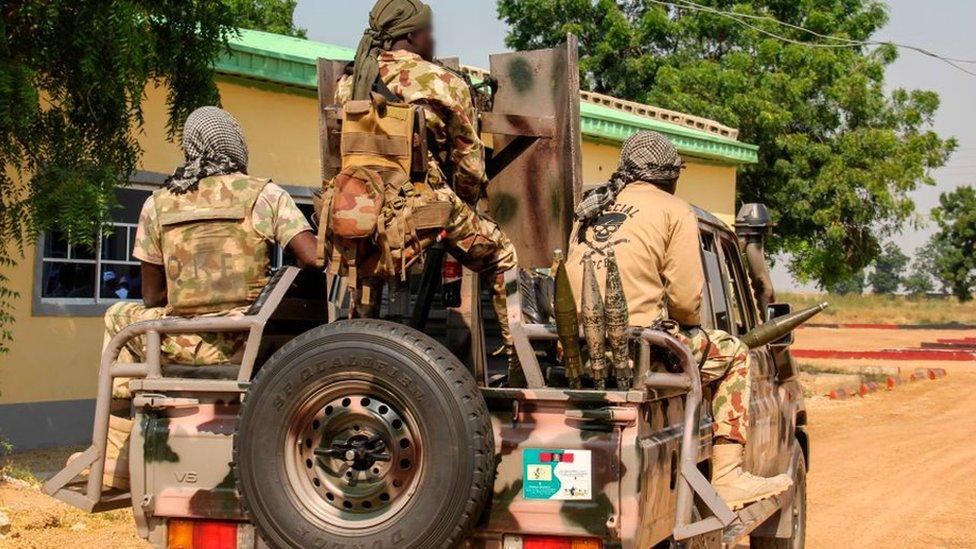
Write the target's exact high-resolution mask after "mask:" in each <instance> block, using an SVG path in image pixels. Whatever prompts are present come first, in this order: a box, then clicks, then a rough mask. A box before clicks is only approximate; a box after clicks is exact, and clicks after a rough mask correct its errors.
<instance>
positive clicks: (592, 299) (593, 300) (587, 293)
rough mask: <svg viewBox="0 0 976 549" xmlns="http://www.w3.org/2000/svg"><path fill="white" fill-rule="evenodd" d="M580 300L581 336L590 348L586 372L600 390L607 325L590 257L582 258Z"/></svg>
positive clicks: (603, 386)
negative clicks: (581, 291) (581, 293)
mask: <svg viewBox="0 0 976 549" xmlns="http://www.w3.org/2000/svg"><path fill="white" fill-rule="evenodd" d="M581 302H582V303H581V307H580V308H581V309H582V310H581V311H580V316H581V318H582V322H583V336H584V337H585V338H586V346H587V347H589V349H590V361H589V362H588V363H587V365H586V366H587V368H586V370H587V372H586V373H588V374H589V375H590V377H592V378H593V381H594V383H595V384H596V388H597V390H600V391H602V390H604V389H606V388H607V356H606V332H607V325H606V319H605V318H604V308H603V296H601V295H600V284H599V283H598V282H597V280H596V267H595V266H594V264H593V259H591V258H590V257H587V258H586V259H585V260H583V295H582V298H581Z"/></svg>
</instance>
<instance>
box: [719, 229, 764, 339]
mask: <svg viewBox="0 0 976 549" xmlns="http://www.w3.org/2000/svg"><path fill="white" fill-rule="evenodd" d="M718 248H719V253H720V254H721V256H720V257H721V265H722V266H723V267H725V268H729V267H731V269H732V272H730V273H728V275H729V283H730V285H731V287H730V288H728V291H729V292H731V293H730V294H729V298H730V301H731V299H732V296H733V295H734V298H735V300H736V301H738V307H737V308H738V309H739V311H740V313H741V314H742V315H743V318H742V322H743V324H742V330H743V332H742V333H740V334H733V335H738V336H742V335H745V334H746V333H747V332H749V330H752V329H754V328H755V327H756V325H757V319H756V304H755V302H754V301H753V295H752V288H751V287H750V286H749V280H748V278H747V277H746V272H745V268H744V266H743V264H742V254H741V253H740V252H739V245H738V242H736V241H735V240H732V239H730V238H720V240H719V242H718ZM729 305H730V308H731V307H735V306H736V305H737V304H736V303H730V304H729ZM732 324H733V327H736V326H737V323H735V322H734V321H733V323H732Z"/></svg>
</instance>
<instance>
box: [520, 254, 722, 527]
mask: <svg viewBox="0 0 976 549" xmlns="http://www.w3.org/2000/svg"><path fill="white" fill-rule="evenodd" d="M505 285H506V289H507V290H508V291H507V294H508V303H507V305H508V320H509V325H510V328H511V331H512V337H513V339H514V340H515V349H516V352H517V353H518V357H519V361H520V362H521V365H522V368H523V369H524V371H525V377H526V380H527V381H528V386H529V388H530V389H532V388H542V387H545V382H544V380H543V376H542V371H541V368H540V367H539V362H538V360H537V359H536V356H535V352H534V351H533V350H532V344H531V341H532V340H536V341H540V340H545V341H551V340H555V339H557V334H556V328H555V326H551V325H546V324H527V323H525V322H524V316H523V315H522V304H521V295H520V292H519V290H518V288H519V284H518V273H517V271H516V270H512V271H509V272H507V273H505ZM635 335H637V336H638V337H639V338H640V342H641V348H640V357H639V358H640V362H641V364H640V365H639V368H638V371H640V372H644V375H643V377H642V378H640V379H639V380H638V383H640V384H642V386H643V389H645V390H659V389H665V390H674V389H678V390H681V391H684V392H685V412H684V425H683V430H682V437H681V459H680V462H679V468H680V472H681V475H680V480H679V483H678V495H677V505H676V511H675V524H674V537H675V539H678V540H683V539H687V538H690V537H693V536H697V535H701V534H705V533H708V532H712V531H715V530H719V529H723V528H725V527H726V526H728V525H730V524H732V523H733V522H735V520H736V519H737V515H736V514H735V513H733V512H732V510H731V509H729V507H728V505H726V504H725V502H724V501H723V500H722V498H721V497H720V496H719V495H718V494H717V493H716V492H715V490H714V489H713V488H712V486H711V484H710V483H709V481H708V479H706V478H705V476H704V475H702V473H701V471H699V470H698V450H699V445H700V440H701V403H702V382H701V375H700V373H699V371H698V363H697V361H695V358H694V356H693V355H692V353H691V349H689V348H688V346H686V345H685V344H684V343H682V342H681V341H679V340H678V339H677V338H675V337H674V336H672V335H671V334H668V333H666V332H662V331H659V330H651V329H645V330H643V331H640V332H637V333H636V334H635ZM581 337H582V334H581ZM651 346H657V347H661V348H664V349H667V350H668V351H670V352H671V353H673V354H674V356H676V357H677V358H678V362H679V363H680V364H681V368H682V371H683V373H680V374H670V373H659V372H650V356H651V353H650V348H651ZM696 493H697V494H698V496H699V497H700V498H701V499H702V501H703V502H704V503H705V505H707V506H708V507H709V509H711V510H712V512H713V513H714V516H712V517H707V518H705V519H704V520H700V521H697V522H695V521H693V516H694V515H693V511H694V504H695V497H694V496H695V494H696Z"/></svg>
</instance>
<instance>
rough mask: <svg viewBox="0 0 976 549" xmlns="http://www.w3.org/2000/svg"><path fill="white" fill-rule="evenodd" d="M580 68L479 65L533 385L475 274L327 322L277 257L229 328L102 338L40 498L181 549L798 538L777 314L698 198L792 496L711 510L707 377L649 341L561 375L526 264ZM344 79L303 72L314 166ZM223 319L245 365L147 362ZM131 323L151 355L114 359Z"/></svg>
mask: <svg viewBox="0 0 976 549" xmlns="http://www.w3.org/2000/svg"><path fill="white" fill-rule="evenodd" d="M576 63H577V60H576V45H575V40H574V39H573V38H572V37H570V40H569V42H568V44H567V45H565V46H563V47H560V48H556V49H553V50H543V51H534V52H521V53H511V54H504V55H497V56H493V57H492V59H491V76H492V80H490V81H489V82H491V83H492V85H491V86H485V87H484V88H482V90H485V89H488V90H489V91H488V92H486V93H484V94H483V95H482V97H483V99H484V100H483V101H481V103H482V106H483V109H484V112H482V113H481V124H482V129H483V131H484V133H485V134H487V135H489V136H490V143H491V145H492V148H493V152H492V154H491V169H490V174H491V176H492V178H493V181H492V184H491V187H490V188H491V194H490V197H489V203H490V204H491V208H492V211H493V213H494V214H495V216H496V218H497V219H499V220H500V221H501V222H502V223H503V225H504V226H505V227H506V228H507V231H508V233H509V234H510V235H511V236H512V238H513V241H514V242H515V244H516V246H517V247H518V251H519V254H520V257H521V260H522V262H523V267H525V269H523V270H519V271H518V272H515V271H513V272H509V273H507V274H506V283H507V288H508V303H507V307H508V317H509V321H510V323H511V327H512V332H513V336H514V338H515V342H516V348H517V353H518V357H519V359H520V361H521V364H522V368H523V370H524V374H525V378H526V380H527V385H528V388H526V389H517V388H509V387H508V386H507V379H506V376H505V372H506V367H505V361H504V357H497V356H494V355H493V354H492V353H490V352H489V350H490V349H491V348H493V347H494V345H493V342H497V334H496V333H493V332H494V326H495V323H494V322H493V321H492V320H491V316H492V313H491V307H489V306H487V304H486V303H483V302H482V299H483V295H482V292H480V291H479V290H480V286H481V285H480V284H479V281H478V280H477V276H476V275H474V274H472V273H470V272H465V273H464V274H463V275H459V274H458V272H457V271H456V268H457V264H456V263H451V262H450V261H449V260H448V262H446V263H444V262H442V261H441V260H440V258H441V257H442V255H443V254H439V253H437V249H436V248H435V249H434V252H432V253H431V254H430V257H428V258H427V261H426V262H425V266H424V267H423V268H422V269H421V271H420V272H419V273H415V274H416V276H413V277H411V282H410V283H409V284H403V283H397V284H392V283H391V286H392V287H391V288H390V293H389V299H388V301H387V302H386V303H385V305H384V313H383V318H384V319H383V320H347V319H343V318H341V316H342V315H341V314H339V311H341V309H342V303H341V300H342V296H343V292H342V283H341V281H340V280H329V279H328V277H326V276H325V275H323V274H322V273H318V272H311V271H299V270H298V269H295V268H285V269H282V270H281V271H279V272H278V273H277V274H276V275H275V276H274V277H273V279H272V281H271V283H270V284H269V285H268V287H267V288H266V289H265V291H264V293H263V294H262V295H261V297H260V299H259V300H258V301H257V302H256V303H255V304H254V306H253V307H252V308H251V310H250V311H249V313H248V314H247V315H246V316H244V317H241V318H208V319H195V320H180V319H165V320H159V321H152V322H145V323H140V324H137V325H134V326H131V327H129V328H126V329H125V330H123V331H122V332H121V333H120V334H119V335H118V336H116V337H115V338H114V339H113V340H112V341H111V342H110V344H109V345H108V347H107V349H106V350H105V352H104V354H103V356H102V362H101V369H100V377H99V385H98V401H97V410H96V416H95V425H94V433H93V437H92V446H91V447H90V448H88V449H87V450H86V451H85V452H84V453H83V454H82V456H81V457H80V458H79V459H77V460H75V461H74V462H72V463H71V464H70V465H69V466H68V467H67V468H66V469H65V470H63V471H62V472H61V473H59V474H58V475H56V476H55V477H54V478H52V479H51V480H50V481H49V482H48V483H47V484H46V485H45V487H44V489H45V491H46V492H47V493H48V494H51V495H53V496H55V497H57V498H59V499H61V500H64V501H66V502H69V503H71V504H73V505H76V506H78V507H80V508H82V509H85V510H87V511H91V512H99V511H104V510H109V509H116V508H122V507H131V509H132V511H133V514H134V516H135V523H136V527H137V529H138V533H139V535H141V536H142V537H144V538H146V539H147V540H149V541H150V542H151V543H152V544H153V545H155V546H157V547H172V548H184V549H186V548H198V549H199V548H221V549H222V548H242V549H243V548H250V547H263V546H272V547H316V548H318V547H322V548H370V549H372V548H393V547H396V548H402V549H406V548H435V547H452V546H461V547H472V548H495V549H501V548H504V549H543V548H547V549H557V548H567V549H569V548H575V549H595V548H627V549H631V548H641V549H644V548H649V547H682V546H696V547H720V546H730V547H731V546H734V545H735V544H736V543H737V542H738V541H739V540H741V539H744V538H745V537H747V536H751V544H752V546H753V547H802V546H803V542H804V529H805V523H806V504H805V493H806V490H805V489H806V483H805V474H806V470H807V464H808V459H809V440H808V436H807V434H806V431H805V430H804V426H805V424H806V413H805V411H804V405H803V396H802V391H801V389H800V386H799V384H798V383H797V382H796V379H795V378H796V371H795V366H794V362H793V361H792V359H791V358H790V355H789V349H788V347H789V343H790V341H789V336H786V337H785V338H782V339H779V340H778V341H775V342H773V343H769V342H768V340H769V339H771V336H770V335H769V334H768V333H764V330H765V331H766V332H768V331H769V327H774V328H775V327H776V326H778V325H779V324H781V323H777V322H775V321H772V322H768V323H765V324H763V323H762V318H763V317H765V316H766V312H765V311H762V312H760V311H758V310H757V308H756V306H755V305H754V298H753V296H752V294H751V292H750V291H748V287H749V284H748V280H747V276H746V274H745V271H744V270H743V265H742V261H741V258H740V254H739V251H738V247H737V245H736V237H735V234H734V233H733V232H732V231H731V230H730V229H729V228H728V227H727V226H726V225H725V224H723V223H722V222H720V221H719V220H717V219H716V218H714V217H713V216H711V215H709V214H707V213H705V212H703V211H699V219H700V227H701V242H702V257H703V261H704V262H705V266H706V269H705V270H706V273H707V278H708V284H707V287H706V288H704V290H703V292H704V303H705V307H706V311H705V314H704V315H703V317H704V319H705V323H706V324H707V325H709V326H711V327H715V328H721V329H724V330H728V331H730V332H732V333H735V334H739V335H745V334H747V332H752V336H753V340H754V341H755V342H756V344H755V345H754V346H755V348H754V349H753V351H752V354H753V359H754V360H755V363H756V366H755V368H754V377H753V379H752V380H751V382H752V384H753V395H754V396H753V398H752V402H751V407H750V414H751V417H752V423H751V426H750V433H749V437H750V441H752V442H750V445H749V447H748V455H747V459H746V465H747V468H748V469H749V470H750V471H752V472H754V473H757V474H760V475H764V476H768V475H773V474H777V473H783V472H786V473H788V474H790V475H791V476H792V477H793V479H794V487H793V489H792V490H790V491H789V492H787V493H784V494H782V495H781V496H778V497H774V498H770V499H767V500H764V501H761V502H759V503H756V504H753V505H751V506H749V507H746V508H745V509H743V510H741V511H739V512H732V511H731V510H730V509H729V508H728V507H727V506H726V505H725V503H724V502H722V501H721V500H720V499H719V497H718V496H717V495H716V493H715V492H714V491H713V490H712V489H711V486H710V484H709V480H708V477H709V470H708V463H709V460H708V458H709V455H710V450H711V445H712V439H711V423H712V418H711V417H710V412H709V410H710V407H709V406H708V401H709V397H710V393H711V389H710V388H709V387H707V386H702V384H701V382H700V378H699V374H698V369H697V364H696V363H695V361H694V360H693V358H692V357H691V355H690V353H689V352H688V350H687V349H686V348H685V347H684V346H683V345H682V344H681V343H680V342H679V341H677V340H676V339H675V338H673V337H672V336H670V335H668V334H667V333H665V332H661V331H655V330H636V329H634V330H632V331H631V333H630V335H631V349H632V357H633V359H634V376H633V382H632V384H631V385H629V386H624V387H614V388H609V389H606V390H595V389H593V388H590V387H592V386H589V387H588V386H584V387H583V388H581V389H576V390H573V389H569V388H567V387H568V385H567V384H566V376H565V372H564V371H563V368H562V366H561V365H560V360H559V358H558V356H557V354H556V343H555V342H556V340H557V337H558V334H557V329H556V327H555V326H554V324H553V321H552V318H553V315H552V310H551V309H552V295H551V294H552V284H551V282H550V281H549V279H547V278H546V277H544V276H537V275H536V276H530V273H531V271H532V270H533V269H537V268H543V267H548V266H549V265H550V262H551V260H552V255H551V254H552V251H553V250H554V249H556V248H563V247H564V246H565V244H566V242H567V240H568V236H569V231H570V228H571V227H570V225H571V212H572V211H573V205H574V204H575V201H576V200H577V199H578V196H579V193H580V187H581V181H580V166H581V162H580V130H579V100H578V97H579V96H578V93H579V84H578V80H577V74H578V73H577V64H576ZM339 70H341V65H340V64H338V63H333V62H329V61H324V60H323V61H320V63H319V73H320V74H319V77H320V95H321V97H322V98H323V101H322V105H323V108H322V136H323V165H324V172H325V176H326V177H331V176H332V175H334V174H335V171H336V168H337V166H338V163H337V161H336V154H337V153H336V151H337V143H336V141H337V136H338V133H337V131H338V130H337V127H338V124H339V120H338V117H337V116H336V112H337V111H336V110H335V109H334V108H333V107H332V106H331V105H330V104H331V98H332V97H333V95H332V94H333V86H334V83H335V76H336V75H337V74H338V72H337V71H339ZM481 77H482V78H485V75H481ZM442 265H443V266H442ZM442 273H445V274H446V275H447V276H446V277H445V279H444V280H443V281H442V283H439V282H441V278H442V277H441V274H442ZM459 276H460V278H461V280H460V281H458V280H457V279H458V277H459ZM411 290H414V291H411ZM771 309H772V311H773V314H782V313H785V312H788V310H784V306H779V305H777V306H774V307H772V308H771ZM787 309H788V308H787ZM486 319H487V320H486ZM787 324H789V323H788V322H787ZM787 328H788V326H787ZM217 331H226V332H243V333H246V334H247V347H246V352H245V354H244V359H243V361H242V362H241V363H240V364H226V365H221V366H214V367H192V366H184V365H175V364H163V363H162V362H161V358H160V338H161V337H162V336H164V335H168V334H178V333H187V332H190V333H192V332H217ZM786 331H788V330H785V329H784V330H779V332H780V333H785V332H786ZM136 336H145V337H146V340H147V342H148V343H147V359H146V362H145V363H141V364H125V363H119V362H118V361H117V357H118V353H119V350H120V349H121V348H122V347H123V346H124V345H125V343H126V342H127V341H129V340H130V339H131V338H133V337H136ZM581 340H582V339H581ZM118 377H125V378H133V380H132V381H131V382H130V386H131V389H132V392H133V395H134V398H133V400H132V414H133V417H134V418H135V428H134V429H133V433H132V439H131V441H130V445H129V468H130V471H129V472H130V478H131V487H130V491H129V492H127V493H122V492H118V491H108V490H103V487H102V484H101V479H102V474H103V471H104V466H105V460H104V455H105V451H106V433H107V428H108V422H109V414H110V407H111V389H112V382H113V379H115V378H118Z"/></svg>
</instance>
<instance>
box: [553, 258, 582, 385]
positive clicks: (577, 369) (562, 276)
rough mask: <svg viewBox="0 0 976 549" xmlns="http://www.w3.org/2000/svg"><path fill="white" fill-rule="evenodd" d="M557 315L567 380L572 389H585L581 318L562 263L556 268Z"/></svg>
mask: <svg viewBox="0 0 976 549" xmlns="http://www.w3.org/2000/svg"><path fill="white" fill-rule="evenodd" d="M553 301H554V303H553V308H554V309H555V313H556V334H557V335H558V336H559V342H560V343H562V346H563V361H564V363H565V365H566V378H567V379H569V386H570V388H572V389H580V388H582V387H583V383H582V381H581V378H582V376H583V359H582V357H581V356H580V344H579V332H580V327H579V317H578V316H577V315H576V298H574V297H573V288H572V286H571V285H570V283H569V274H567V273H566V263H565V262H564V261H560V262H559V264H558V265H557V266H556V295H555V297H554V299H553Z"/></svg>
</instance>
